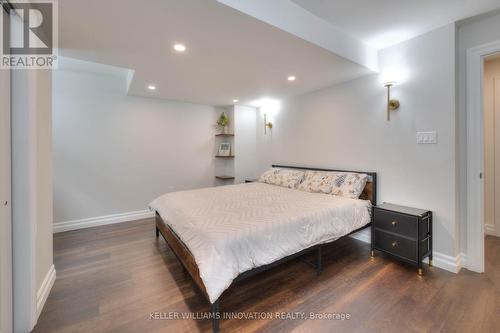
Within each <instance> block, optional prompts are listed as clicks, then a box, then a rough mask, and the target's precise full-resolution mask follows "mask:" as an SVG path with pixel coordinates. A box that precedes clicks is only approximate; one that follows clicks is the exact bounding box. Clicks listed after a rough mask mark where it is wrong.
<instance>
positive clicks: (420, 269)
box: [418, 268, 424, 276]
mask: <svg viewBox="0 0 500 333" xmlns="http://www.w3.org/2000/svg"><path fill="white" fill-rule="evenodd" d="M418 275H420V276H422V275H424V273H423V272H422V268H419V269H418Z"/></svg>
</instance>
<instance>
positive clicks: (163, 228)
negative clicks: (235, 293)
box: [155, 165, 377, 333]
mask: <svg viewBox="0 0 500 333" xmlns="http://www.w3.org/2000/svg"><path fill="white" fill-rule="evenodd" d="M273 168H286V169H300V170H313V171H338V172H352V173H363V174H367V175H368V176H369V180H368V181H367V183H366V186H365V189H364V190H363V193H362V194H361V196H360V197H359V198H360V199H364V200H370V201H371V203H372V206H375V205H376V204H377V174H376V173H375V172H361V171H348V170H332V169H318V168H309V167H296V166H284V165H273ZM371 216H372V221H373V212H372V214H371ZM155 224H156V237H159V235H160V234H161V235H162V236H163V238H164V239H165V241H166V242H167V244H168V246H169V247H170V249H171V250H172V252H173V253H174V255H175V256H176V257H177V259H178V260H179V262H180V263H181V265H182V266H183V268H184V270H185V271H187V273H189V275H191V277H192V278H193V280H194V282H195V284H196V285H197V286H198V288H199V289H200V291H201V292H202V294H203V295H204V296H205V297H206V299H207V300H208V301H209V303H210V298H209V297H208V293H207V290H206V288H205V285H204V284H203V280H202V279H201V277H200V272H199V270H198V265H197V264H196V261H195V260H194V257H193V255H192V254H191V252H190V251H189V249H188V247H187V246H186V245H185V244H184V243H183V242H182V241H181V239H180V238H179V237H178V236H177V234H176V233H175V232H174V231H173V230H172V228H170V226H169V225H168V224H167V223H165V222H164V221H163V219H162V218H161V217H160V215H159V214H158V213H156V218H155ZM370 225H371V223H369V224H367V225H365V226H364V227H362V228H360V229H357V230H354V231H353V232H351V233H349V234H348V235H345V236H344V237H346V236H349V235H351V234H353V233H355V232H358V231H360V230H362V229H365V228H367V227H369V226H370ZM342 238H343V237H342ZM330 243H331V242H330ZM326 244H328V243H324V244H318V245H314V246H311V247H309V248H307V249H305V250H302V251H300V252H297V253H295V254H292V255H290V256H287V257H285V258H282V259H280V260H277V261H275V262H273V263H270V264H268V265H264V266H260V267H256V268H253V269H251V270H249V271H246V272H243V273H241V274H240V275H238V276H237V277H236V278H235V279H234V280H233V284H234V282H237V281H241V280H243V279H246V278H249V277H251V276H254V275H256V274H258V273H260V272H263V271H266V270H268V269H271V268H273V267H275V266H278V265H280V264H282V263H285V262H287V261H290V260H292V259H295V258H297V257H299V256H302V255H304V254H306V253H310V252H312V251H316V264H315V265H314V266H315V268H316V273H317V274H318V275H319V274H321V270H322V263H321V249H322V246H323V245H326ZM219 299H220V297H219ZM219 299H217V301H215V302H214V303H211V312H212V331H213V332H214V333H215V332H219V321H220V317H221V316H220V311H219Z"/></svg>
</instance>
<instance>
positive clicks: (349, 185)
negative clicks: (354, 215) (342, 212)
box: [331, 172, 368, 199]
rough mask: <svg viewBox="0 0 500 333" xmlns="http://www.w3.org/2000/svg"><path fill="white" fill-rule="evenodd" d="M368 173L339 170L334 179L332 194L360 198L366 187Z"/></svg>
mask: <svg viewBox="0 0 500 333" xmlns="http://www.w3.org/2000/svg"><path fill="white" fill-rule="evenodd" d="M367 181H368V175H366V174H362V173H348V172H338V173H337V175H336V178H335V180H334V181H333V188H332V192H331V194H333V195H339V196H342V197H346V198H351V199H358V198H359V196H360V195H361V193H363V190H364V189H365V185H366V182H367Z"/></svg>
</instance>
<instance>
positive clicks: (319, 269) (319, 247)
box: [316, 246, 323, 275]
mask: <svg viewBox="0 0 500 333" xmlns="http://www.w3.org/2000/svg"><path fill="white" fill-rule="evenodd" d="M322 269H323V267H322V263H321V246H318V253H317V258H316V274H317V275H320V274H321V270H322Z"/></svg>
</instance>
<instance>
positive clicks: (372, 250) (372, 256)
mask: <svg viewBox="0 0 500 333" xmlns="http://www.w3.org/2000/svg"><path fill="white" fill-rule="evenodd" d="M372 258H373V250H372Z"/></svg>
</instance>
